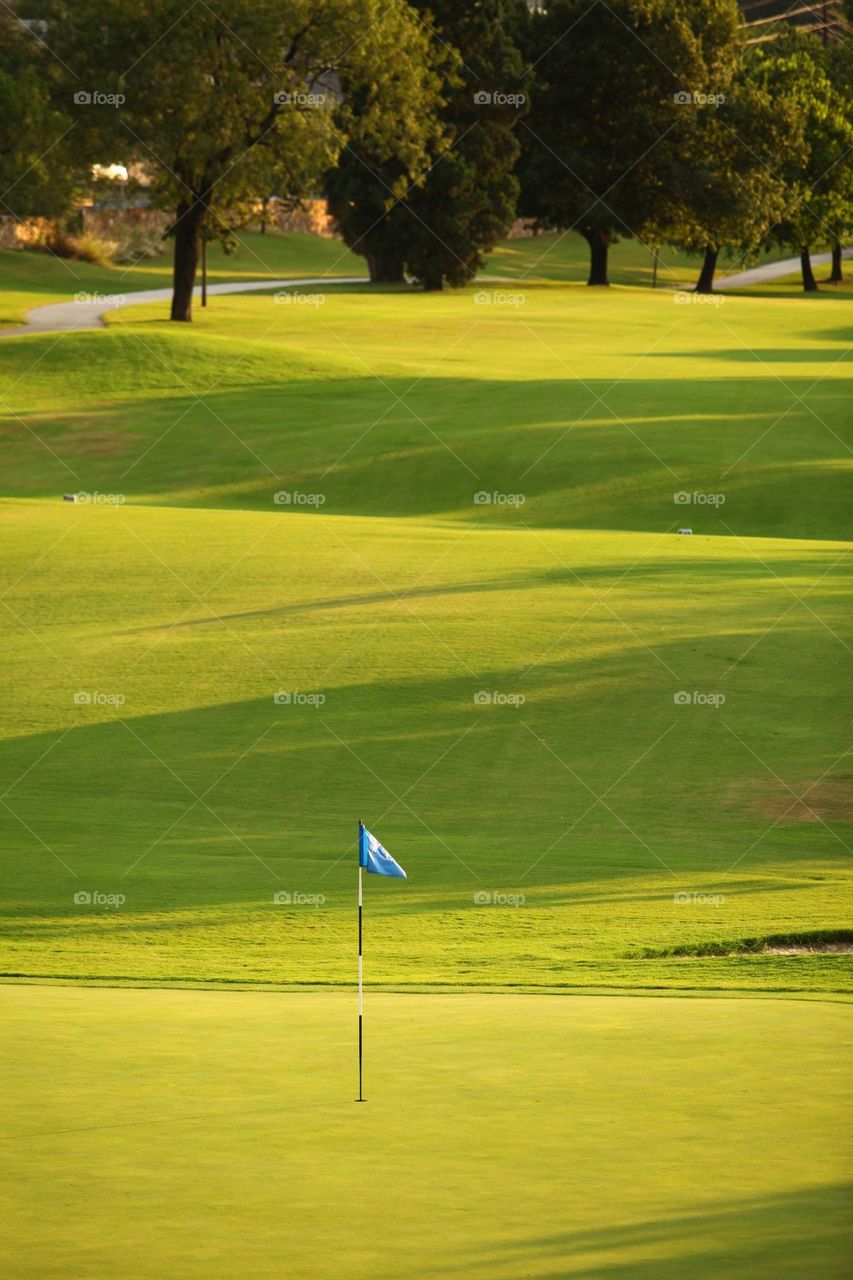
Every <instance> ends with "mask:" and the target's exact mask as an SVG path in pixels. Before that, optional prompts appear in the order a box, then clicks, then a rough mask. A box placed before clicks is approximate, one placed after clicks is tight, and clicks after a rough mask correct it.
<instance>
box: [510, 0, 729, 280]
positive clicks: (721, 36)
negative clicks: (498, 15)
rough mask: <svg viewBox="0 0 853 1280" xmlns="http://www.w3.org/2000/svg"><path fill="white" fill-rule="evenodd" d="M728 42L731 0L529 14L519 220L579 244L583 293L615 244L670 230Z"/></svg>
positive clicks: (626, 0) (566, 1)
mask: <svg viewBox="0 0 853 1280" xmlns="http://www.w3.org/2000/svg"><path fill="white" fill-rule="evenodd" d="M737 42H738V11H737V5H736V3H735V0H608V3H607V4H606V5H590V4H589V3H588V2H587V0H553V2H552V3H551V4H549V5H548V6H547V8H546V10H545V11H544V12H542V13H539V14H534V16H533V20H532V22H531V27H530V59H531V62H532V63H533V65H534V67H535V74H536V91H535V94H534V102H533V111H532V113H531V116H530V118H529V120H525V121H524V122H523V125H522V133H523V134H524V137H525V145H524V155H523V158H522V163H521V166H520V172H521V175H522V186H523V196H522V202H521V211H522V212H523V213H525V214H528V215H529V216H532V217H534V218H535V219H536V220H537V222H538V224H539V225H540V226H541V227H543V228H556V229H559V230H576V231H578V232H579V233H580V234H581V235H582V236H583V237H584V239H585V240H586V242H587V244H588V245H589V251H590V271H589V280H588V283H589V284H591V285H606V284H607V283H608V276H607V258H608V248H609V246H610V245H611V244H612V243H613V242H614V240H616V239H618V238H620V237H622V236H633V235H637V234H642V229H643V228H646V227H652V226H655V227H656V226H661V225H663V224H665V223H667V222H668V221H669V219H670V217H671V215H672V212H673V203H674V202H676V201H677V198H678V192H679V186H680V184H681V183H682V182H683V180H684V173H685V169H686V166H687V165H688V164H689V154H688V151H687V139H688V137H689V135H690V132H691V128H692V123H693V115H694V113H695V112H696V111H707V110H714V109H715V103H716V102H717V101H718V100H719V99H720V98H721V97H725V95H726V92H727V89H728V86H729V84H730V81H731V77H732V75H733V73H734V69H735V66H736V60H737Z"/></svg>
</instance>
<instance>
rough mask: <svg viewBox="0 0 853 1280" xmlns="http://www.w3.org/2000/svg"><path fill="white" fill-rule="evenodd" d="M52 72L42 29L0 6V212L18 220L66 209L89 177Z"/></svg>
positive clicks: (58, 212)
mask: <svg viewBox="0 0 853 1280" xmlns="http://www.w3.org/2000/svg"><path fill="white" fill-rule="evenodd" d="M53 73H54V65H53V63H52V60H51V58H50V56H49V55H48V53H47V51H46V49H45V46H44V44H43V43H40V40H39V37H38V34H37V32H35V31H30V30H29V29H28V28H27V26H26V25H25V24H24V23H22V22H21V21H20V19H19V18H17V17H16V16H15V15H14V14H13V13H12V12H11V11H10V10H8V9H3V8H0V118H1V119H3V120H4V121H5V122H6V126H5V127H4V128H3V130H2V132H0V214H2V213H5V214H7V215H10V216H11V217H14V218H16V219H18V220H20V219H22V218H29V217H57V216H59V215H61V214H64V213H65V212H66V211H67V210H68V209H69V208H70V206H71V203H72V200H73V196H74V194H75V192H76V190H77V188H78V186H79V185H80V183H81V181H82V179H83V178H84V177H85V170H83V169H81V167H80V164H79V160H77V159H75V157H74V156H73V154H72V152H71V149H70V139H69V135H70V133H71V131H72V128H73V122H72V120H71V118H70V116H69V115H68V114H67V112H65V111H63V110H61V109H60V108H59V107H57V106H56V105H54V103H52V102H51V81H52V79H53Z"/></svg>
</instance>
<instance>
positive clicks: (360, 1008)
mask: <svg viewBox="0 0 853 1280" xmlns="http://www.w3.org/2000/svg"><path fill="white" fill-rule="evenodd" d="M361 876H362V868H361V862H359V864H358V1097H357V1098H356V1102H364V1101H365V1098H364V1093H363V1091H362V1087H361V1081H362V1048H363V1045H362V1027H363V1021H364V996H363V992H362V947H361V911H362V908H361Z"/></svg>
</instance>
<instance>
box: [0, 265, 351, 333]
mask: <svg viewBox="0 0 853 1280" xmlns="http://www.w3.org/2000/svg"><path fill="white" fill-rule="evenodd" d="M368 283H369V281H368V278H367V276H302V277H300V278H298V279H291V280H235V281H228V283H226V284H209V285H208V286H207V292H208V294H210V295H213V294H216V293H251V292H253V291H256V290H258V289H293V288H296V287H297V286H300V287H301V286H302V285H306V284H310V285H315V284H325V285H332V284H368ZM171 296H172V290H171V288H168V289H137V290H136V291H135V292H133V293H96V294H93V295H89V297H90V298H91V299H92V300H91V301H85V302H74V301H72V302H52V303H50V304H49V305H47V306H44V307H33V309H32V310H31V311H28V312H27V315H26V324H23V325H15V327H14V328H10V329H0V337H2V338H9V337H12V336H13V335H14V334H19V333H65V332H73V331H76V330H77V329H100V328H102V327H103V324H104V316H105V315H107V314H108V313H109V312H110V311H118V310H119V309H120V308H122V307H141V306H142V305H143V304H144V303H146V302H168V300H169V299H170V298H171ZM193 297H194V298H200V297H201V286H196V288H195V289H194V290H193Z"/></svg>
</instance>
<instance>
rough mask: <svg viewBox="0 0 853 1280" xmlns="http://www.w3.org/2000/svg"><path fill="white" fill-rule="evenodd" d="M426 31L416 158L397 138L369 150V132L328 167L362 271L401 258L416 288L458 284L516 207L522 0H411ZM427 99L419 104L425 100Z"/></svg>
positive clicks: (392, 272)
mask: <svg viewBox="0 0 853 1280" xmlns="http://www.w3.org/2000/svg"><path fill="white" fill-rule="evenodd" d="M414 7H415V8H417V9H419V10H420V11H421V12H422V13H423V15H424V16H423V22H424V26H425V28H426V29H428V30H429V31H430V32H431V34H432V53H431V58H432V65H433V68H434V71H435V74H436V75H437V76H438V77H439V81H438V83H437V84H435V86H434V94H435V97H434V98H433V99H432V103H436V102H437V104H438V106H439V108H440V109H439V111H438V116H437V119H435V120H433V121H429V123H430V124H431V128H430V129H429V136H428V147H429V156H428V160H427V162H426V163H424V164H422V165H421V166H420V169H419V168H418V167H417V166H414V165H412V163H411V159H410V157H408V156H407V155H406V154H405V152H404V150H403V149H402V148H398V149H397V150H396V151H394V152H391V153H386V155H385V156H384V157H382V158H380V157H377V154H376V148H375V144H374V143H373V141H372V139H370V138H368V139H367V142H368V144H369V145H368V146H364V145H363V144H362V140H361V139H360V138H359V145H358V146H355V147H354V148H353V150H352V151H351V152H345V153H344V155H343V156H342V158H341V161H340V162H339V165H338V168H337V170H336V171H335V172H333V173H331V174H330V175H329V176H328V178H327V191H328V192H329V196H330V199H331V202H332V207H333V209H334V211H335V214H336V217H337V219H338V222H339V225H340V227H341V230H342V234H343V235H344V238H345V240H346V242H347V244H349V245H350V246H351V247H353V248H355V249H357V251H358V252H361V253H364V254H365V256H366V257H367V261H368V265H369V267H370V272H371V279H374V280H385V281H399V280H401V279H402V278H403V274H404V270H405V269H406V268H408V270H409V271H410V272H411V273H412V274H413V275H414V276H415V278H416V279H418V280H420V281H421V282H422V284H423V285H424V287H425V288H426V289H431V290H437V289H442V288H443V287H444V284H445V283H448V284H451V285H462V284H465V283H466V282H467V281H468V280H470V279H471V278H472V277H473V276H474V274H475V273H476V271H477V270H478V269H479V267H481V266H482V264H483V262H484V260H485V255H486V253H487V252H488V250H489V249H491V248H492V247H493V245H494V244H495V243H496V241H497V240H499V239H500V237H501V236H502V235H505V234H506V232H507V231H508V230H509V228H510V226H511V225H512V222H513V220H514V218H515V210H516V201H517V197H518V183H517V180H516V178H515V177H514V175H513V167H514V164H515V160H516V157H517V155H518V151H519V146H518V143H517V141H516V138H515V130H516V128H517V125H518V122H519V120H520V118H521V117H522V116H523V114H524V112H525V110H526V106H527V97H528V80H529V76H527V75H526V74H525V71H524V67H523V62H522V57H521V52H520V50H519V47H518V44H517V43H516V39H515V32H516V31H517V30H518V29H519V27H520V24H521V23H522V22H523V21H524V17H525V14H526V7H525V5H524V4H523V0H478V3H476V4H469V5H459V4H457V3H453V0H431V2H430V3H429V4H427V3H426V2H425V0H414ZM430 105H431V104H430V102H425V107H426V108H429V107H430Z"/></svg>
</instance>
